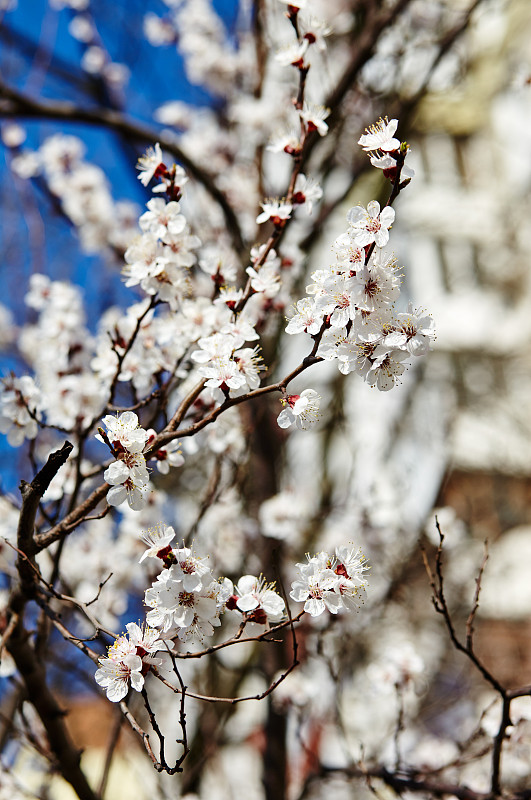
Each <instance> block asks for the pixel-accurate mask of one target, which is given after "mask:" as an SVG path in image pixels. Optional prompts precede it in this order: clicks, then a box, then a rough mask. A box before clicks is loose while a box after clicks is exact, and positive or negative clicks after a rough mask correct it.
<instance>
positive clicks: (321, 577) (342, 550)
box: [290, 547, 368, 617]
mask: <svg viewBox="0 0 531 800" xmlns="http://www.w3.org/2000/svg"><path fill="white" fill-rule="evenodd" d="M307 559H308V560H307V563H304V562H303V563H300V564H297V565H296V566H297V569H298V571H299V577H298V578H297V580H295V581H294V582H293V583H292V587H291V592H290V597H291V598H292V599H293V600H295V601H296V602H298V603H304V610H305V611H306V612H308V614H310V615H311V616H312V617H317V616H319V615H320V614H322V613H323V611H325V610H328V611H330V612H331V613H332V614H337V613H338V612H339V611H341V609H347V610H349V611H351V610H353V609H357V608H359V606H360V604H361V603H362V602H363V594H364V591H365V587H366V586H367V578H366V577H365V573H366V572H367V570H368V565H367V562H366V560H365V556H364V555H363V554H362V552H361V550H359V549H358V550H354V549H349V548H348V547H337V548H336V554H335V556H329V555H328V553H325V552H320V553H317V554H316V555H315V556H312V557H311V558H310V556H307Z"/></svg>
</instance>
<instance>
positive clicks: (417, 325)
mask: <svg viewBox="0 0 531 800" xmlns="http://www.w3.org/2000/svg"><path fill="white" fill-rule="evenodd" d="M395 123H396V120H392V121H391V122H390V123H384V122H382V121H380V123H379V124H377V125H376V126H373V128H371V129H369V130H368V132H367V133H366V134H365V135H364V136H362V137H361V139H360V144H361V145H362V146H363V147H364V149H365V150H366V151H369V152H371V151H377V152H383V153H386V154H387V156H385V157H388V158H391V159H392V157H393V155H394V157H395V158H394V160H393V164H394V167H395V169H394V181H395V185H396V186H398V185H402V184H400V180H401V170H402V169H403V148H402V146H401V145H400V142H399V140H398V139H395V138H393V134H394V132H395V130H396V124H395ZM382 157H383V156H382ZM399 157H400V159H401V160H400V164H401V167H400V168H399V167H398V158H399ZM375 166H378V165H375ZM394 219H395V212H394V209H393V208H391V206H389V205H387V206H385V207H384V208H383V209H381V208H380V204H379V203H378V202H377V201H376V200H373V201H371V202H370V203H368V205H367V207H366V208H364V207H362V206H354V208H351V209H350V211H349V212H348V214H347V222H348V223H349V227H348V230H347V232H346V233H343V234H341V235H340V236H339V237H338V238H337V239H336V241H335V242H334V245H333V250H334V252H335V256H336V261H335V263H334V264H332V265H330V266H329V267H328V268H327V269H319V270H316V271H315V272H313V273H312V283H310V284H309V285H308V286H307V287H306V291H307V296H306V297H305V298H302V299H301V300H299V301H298V302H297V304H296V310H295V313H294V314H292V316H291V318H290V319H289V321H288V325H287V327H286V332H287V333H289V334H297V333H303V332H304V333H309V334H310V335H311V336H314V337H315V336H317V335H318V334H319V332H320V331H321V330H323V333H322V336H321V339H320V342H319V348H318V350H317V355H318V356H320V357H321V358H323V359H325V360H336V361H337V362H338V368H339V370H340V372H342V373H343V374H345V375H347V374H349V373H350V372H357V373H358V374H360V375H361V376H362V377H363V378H364V379H365V380H366V381H367V383H369V384H370V385H371V386H377V387H378V389H380V390H383V391H387V390H389V389H391V388H392V387H393V386H394V385H395V384H396V383H397V382H398V380H399V378H400V376H401V375H402V373H403V372H404V370H405V368H406V365H405V363H404V361H405V360H406V359H407V358H408V357H409V356H410V355H422V354H424V353H426V352H427V351H428V350H429V347H430V342H431V340H432V339H433V336H434V332H433V322H432V320H431V318H430V317H429V316H428V315H426V314H425V313H424V312H422V311H420V310H414V309H413V308H412V307H411V306H410V307H409V310H408V311H407V312H406V313H399V314H397V313H395V310H394V306H395V303H396V301H397V300H398V297H399V295H400V284H401V275H400V271H399V269H398V267H397V263H396V259H395V257H394V256H393V255H392V254H390V253H387V252H386V251H385V250H384V249H383V248H384V247H385V246H386V245H387V243H388V241H389V229H390V227H391V226H392V224H393V222H394ZM282 419H283V420H284V418H282ZM279 424H280V417H279Z"/></svg>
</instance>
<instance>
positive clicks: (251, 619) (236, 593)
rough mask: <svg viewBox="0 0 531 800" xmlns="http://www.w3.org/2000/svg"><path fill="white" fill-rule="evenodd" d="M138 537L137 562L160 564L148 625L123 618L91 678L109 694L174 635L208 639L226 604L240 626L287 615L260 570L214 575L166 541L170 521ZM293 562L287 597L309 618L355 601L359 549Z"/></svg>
mask: <svg viewBox="0 0 531 800" xmlns="http://www.w3.org/2000/svg"><path fill="white" fill-rule="evenodd" d="M133 435H136V436H138V434H133ZM124 438H125V435H124ZM140 538H141V539H142V541H143V542H144V544H145V545H146V546H147V550H146V551H145V552H144V553H143V555H142V556H141V558H140V561H141V562H142V561H144V560H145V559H146V558H151V559H157V560H159V562H162V566H163V568H162V571H161V572H160V573H159V574H158V576H157V577H156V579H155V580H154V581H153V583H152V585H151V586H150V587H149V588H148V589H146V592H145V596H144V602H145V605H146V606H147V608H148V609H149V610H148V612H147V615H146V623H147V626H148V627H147V628H145V629H141V628H140V627H139V626H138V625H136V624H134V623H130V624H128V625H127V626H126V627H127V631H128V636H121V637H119V639H117V640H116V642H115V643H114V644H113V645H112V647H111V648H110V649H109V652H108V655H107V658H101V659H100V668H99V669H98V670H97V672H96V681H97V682H98V683H99V685H100V686H102V687H103V688H104V689H105V690H106V692H107V697H108V698H109V700H112V701H113V702H117V701H119V700H121V699H122V698H123V697H125V695H126V694H127V691H128V687H129V683H130V684H131V686H132V688H133V689H135V690H136V691H141V689H142V687H143V685H144V676H145V675H146V673H147V672H148V671H149V669H150V667H151V665H153V664H156V665H157V664H160V663H161V662H160V661H158V662H156V661H155V660H154V658H153V654H155V653H156V652H158V651H168V650H171V649H172V648H173V646H174V642H175V641H176V640H178V641H180V642H182V643H186V644H187V645H191V644H194V643H197V642H200V643H203V642H204V641H205V639H208V638H211V637H212V636H213V635H214V631H215V628H219V627H220V625H221V619H220V617H221V615H222V614H223V613H224V612H225V611H227V610H229V611H236V612H239V613H240V614H241V615H242V624H243V625H247V624H248V623H255V624H258V625H265V626H268V627H269V626H270V625H277V624H279V623H282V622H283V621H284V620H285V619H286V604H285V602H284V600H283V598H282V597H281V596H280V595H279V594H278V592H277V591H276V590H275V584H274V583H268V582H267V581H266V579H265V578H264V577H263V576H262V575H260V576H259V577H256V576H255V575H243V576H242V577H241V578H240V579H239V580H238V581H237V582H236V583H235V584H234V583H233V582H232V581H231V580H230V579H229V578H223V579H218V580H216V579H215V577H214V575H213V573H212V570H211V568H210V566H209V565H208V563H207V559H206V558H202V557H200V556H198V555H196V553H195V552H194V550H193V549H192V548H190V547H184V546H183V547H172V542H173V540H174V539H175V530H174V529H173V528H172V527H171V526H167V525H164V524H159V525H157V526H156V527H155V528H150V529H149V530H148V531H145V532H143V533H141V534H140ZM297 568H298V570H299V573H300V576H299V578H298V579H297V580H295V581H294V582H293V584H292V591H291V594H290V596H291V597H292V599H293V600H296V601H297V602H304V604H305V605H304V611H305V612H308V613H309V614H310V615H311V616H317V615H318V614H321V613H322V612H323V611H325V610H328V611H331V612H332V613H333V614H337V613H338V611H339V610H340V609H346V610H352V609H355V608H358V607H359V605H360V603H361V601H362V594H363V592H364V591H365V587H366V586H367V579H366V577H365V573H366V572H367V569H368V566H367V562H366V560H365V557H364V556H363V554H362V553H361V550H359V549H357V550H355V549H353V548H349V547H338V548H336V554H335V556H329V555H328V554H327V553H324V552H321V553H318V554H317V555H316V556H314V557H313V558H309V557H308V563H307V564H297Z"/></svg>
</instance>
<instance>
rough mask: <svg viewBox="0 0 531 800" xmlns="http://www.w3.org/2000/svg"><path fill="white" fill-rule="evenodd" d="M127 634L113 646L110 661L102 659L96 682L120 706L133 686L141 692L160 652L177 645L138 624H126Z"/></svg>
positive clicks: (158, 633) (158, 632) (110, 648)
mask: <svg viewBox="0 0 531 800" xmlns="http://www.w3.org/2000/svg"><path fill="white" fill-rule="evenodd" d="M126 628H127V634H124V635H123V636H119V637H118V639H116V641H115V642H114V644H113V645H112V646H111V647H109V650H108V652H107V658H100V659H99V663H100V667H99V668H98V669H97V670H96V675H95V678H96V683H98V684H99V685H100V686H101V687H102V688H103V689H105V691H106V693H107V697H108V698H109V700H112V702H113V703H118V702H119V701H120V700H123V698H124V697H125V696H126V694H127V692H128V691H129V684H131V686H132V688H133V689H134V690H135V691H137V692H140V691H142V687H143V686H144V676H145V675H146V673H147V672H148V670H149V668H150V666H151V665H155V664H157V663H159V661H157V660H156V659H154V658H153V655H154V654H155V653H157V652H158V651H161V650H163V651H165V652H167V651H168V650H171V649H172V647H173V645H172V643H171V642H167V641H166V640H164V639H161V638H160V631H157V630H155V629H154V628H148V627H143V628H141V627H140V626H139V625H137V624H136V623H134V622H130V623H129V624H128V625H126Z"/></svg>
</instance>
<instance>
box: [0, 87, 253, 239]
mask: <svg viewBox="0 0 531 800" xmlns="http://www.w3.org/2000/svg"><path fill="white" fill-rule="evenodd" d="M0 98H4V100H3V102H2V103H1V104H0V116H4V117H30V118H31V117H35V118H44V119H58V120H61V121H63V122H68V123H72V122H73V123H75V122H85V123H87V124H88V125H98V126H101V127H105V128H110V129H112V130H114V131H117V132H118V133H121V134H123V135H124V136H125V137H126V138H128V139H132V140H133V141H139V142H150V143H152V142H157V141H158V142H160V144H161V145H162V147H164V149H165V150H167V151H168V152H170V153H171V154H172V155H173V156H174V157H175V158H177V159H178V160H179V161H180V163H181V164H182V165H183V166H184V167H185V168H186V169H187V170H188V172H189V173H190V174H191V175H193V176H194V178H195V179H196V180H197V181H198V182H199V183H201V184H202V185H203V186H204V187H205V189H206V191H207V192H208V194H209V195H210V196H211V197H212V199H213V200H214V201H215V202H216V203H217V204H218V205H219V206H220V208H221V210H222V212H223V216H224V217H225V222H226V225H227V230H228V232H229V234H230V236H231V239H232V244H233V247H234V249H235V250H236V252H237V253H238V254H239V255H242V254H243V252H244V251H245V249H246V248H245V243H244V241H243V237H242V232H241V230H240V225H239V222H238V218H237V217H236V214H235V213H234V210H233V208H232V206H231V205H230V203H229V201H228V200H227V197H226V196H225V195H224V193H223V192H222V191H221V190H220V189H218V187H217V186H216V184H215V183H214V179H213V178H212V176H211V175H209V174H208V173H207V172H206V171H205V170H204V169H203V168H202V167H200V166H199V165H198V164H197V163H196V162H195V161H194V160H193V159H192V158H190V156H188V155H187V154H186V153H185V152H184V150H181V148H180V147H179V145H178V144H177V141H176V140H177V136H176V135H173V134H171V133H169V132H168V131H166V130H156V129H154V128H151V127H149V126H148V125H144V124H143V123H141V122H137V121H136V120H132V119H129V118H128V117H126V116H125V115H124V114H122V113H121V112H120V111H116V110H114V109H110V108H81V107H80V106H77V105H76V104H75V103H72V102H70V101H65V100H55V101H53V102H52V101H49V100H48V101H46V102H44V101H42V100H36V99H34V98H32V97H28V96H27V95H25V94H23V93H22V92H19V91H18V90H17V89H15V88H14V87H12V86H8V85H7V84H5V83H3V82H0Z"/></svg>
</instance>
